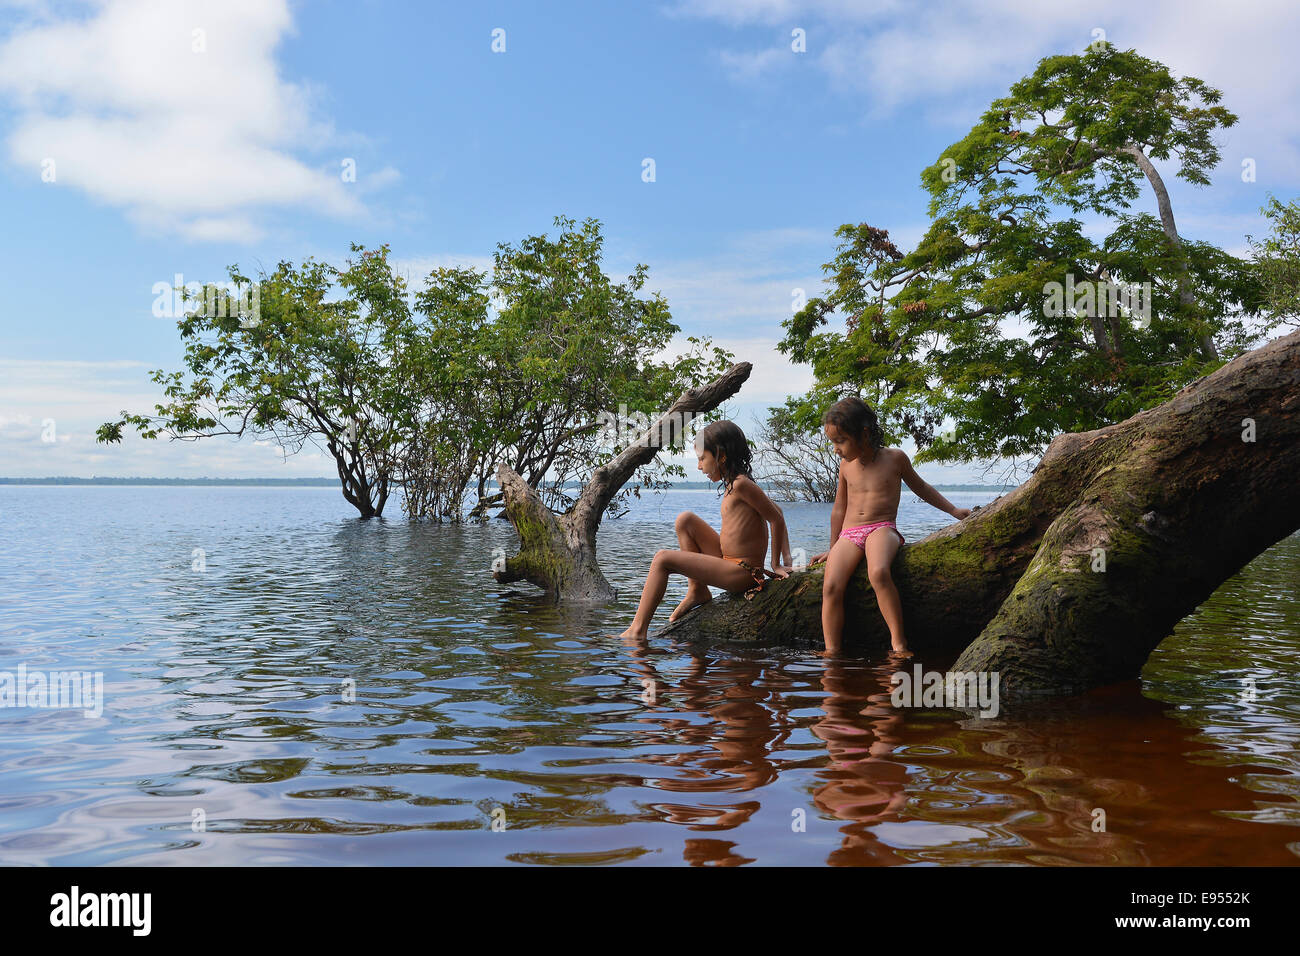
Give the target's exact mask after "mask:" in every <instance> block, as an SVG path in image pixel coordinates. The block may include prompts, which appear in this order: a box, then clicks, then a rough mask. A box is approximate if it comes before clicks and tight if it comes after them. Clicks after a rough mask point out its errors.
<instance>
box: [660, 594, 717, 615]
mask: <svg viewBox="0 0 1300 956" xmlns="http://www.w3.org/2000/svg"><path fill="white" fill-rule="evenodd" d="M712 600H713V595H712V594H711V593H709V589H708V588H705V589H704V592H703V593H700V592H698V591H696V590H695V589H694V588H688V589H687V591H686V597H685V598H683V599H682V603H681V604H679V605H677V607H676V608H674V609H673V613H672V614H669V615H668V620H670V621H675V620H677V619H678V618H679V617H681V616H682V615H683V614H685V613H686V612H687V611H689V610H691V609H692V608H697V607H699V606H700V605H701V604H707V603H709V602H710V601H712Z"/></svg>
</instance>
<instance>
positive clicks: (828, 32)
mask: <svg viewBox="0 0 1300 956" xmlns="http://www.w3.org/2000/svg"><path fill="white" fill-rule="evenodd" d="M666 12H667V13H668V14H669V15H671V16H674V17H682V18H685V17H693V18H701V19H712V20H717V21H720V22H722V23H725V24H727V25H728V26H730V27H733V28H743V27H755V26H757V27H763V28H769V27H771V28H776V27H780V28H781V29H783V30H787V31H788V29H789V28H791V27H794V26H801V27H804V28H805V29H806V30H807V37H808V53H807V55H808V56H809V57H810V58H812V59H813V60H814V61H815V62H816V64H817V66H818V67H819V68H820V69H821V70H822V72H823V73H824V75H825V76H826V78H827V81H828V83H829V84H830V86H831V87H832V88H834V89H836V90H839V91H841V92H845V93H849V94H853V95H857V96H859V97H860V98H861V100H862V103H863V107H864V112H865V114H866V117H868V118H878V117H880V116H885V115H892V114H896V113H897V112H899V111H901V110H902V109H903V108H905V107H909V108H910V107H915V106H920V107H921V108H922V110H923V111H924V115H925V116H926V118H927V119H928V120H929V121H930V122H932V123H936V124H942V125H951V126H955V127H957V128H961V127H963V126H969V125H970V124H971V123H972V122H973V121H974V120H975V119H976V118H977V117H978V115H979V113H980V112H982V110H983V109H984V108H985V107H987V105H988V103H989V101H990V99H991V98H992V97H994V96H999V95H1003V94H1004V93H1005V92H1006V90H1007V88H1008V86H1009V85H1010V84H1011V83H1012V82H1014V81H1015V80H1017V79H1019V78H1020V77H1022V76H1025V75H1027V74H1029V73H1030V72H1032V70H1033V68H1034V67H1035V66H1036V65H1037V63H1038V61H1039V60H1040V59H1041V58H1042V57H1044V56H1048V55H1052V54H1059V53H1081V52H1082V51H1083V49H1084V47H1085V46H1086V45H1087V44H1088V43H1090V42H1092V40H1093V39H1094V34H1093V31H1094V30H1097V29H1101V30H1104V31H1105V36H1106V39H1108V40H1109V41H1110V42H1111V43H1113V44H1115V45H1116V46H1117V47H1119V48H1120V49H1121V50H1127V49H1135V50H1136V51H1137V52H1138V53H1140V54H1142V55H1143V56H1146V57H1149V58H1151V59H1154V60H1157V61H1159V62H1161V63H1163V64H1165V65H1166V66H1167V67H1168V68H1169V69H1170V70H1171V71H1172V72H1174V73H1175V74H1176V75H1181V76H1196V77H1199V78H1200V79H1202V80H1204V81H1205V82H1207V83H1208V84H1209V85H1210V86H1213V87H1216V88H1218V89H1220V90H1222V91H1223V94H1224V98H1223V101H1222V103H1221V105H1224V106H1226V107H1227V108H1228V109H1230V110H1232V111H1233V112H1234V113H1237V114H1238V116H1239V117H1240V122H1239V123H1238V124H1237V126H1235V127H1233V128H1232V129H1230V130H1229V131H1228V132H1227V133H1226V134H1224V135H1223V136H1222V137H1221V139H1222V152H1223V160H1224V167H1225V168H1226V169H1227V170H1228V171H1230V172H1235V171H1239V170H1240V162H1241V159H1242V158H1244V157H1248V156H1249V157H1253V158H1255V159H1256V160H1257V161H1258V163H1259V176H1260V184H1261V185H1267V184H1268V183H1269V182H1286V183H1291V184H1293V183H1294V182H1295V181H1296V180H1297V179H1300V149H1298V148H1297V145H1296V144H1297V139H1300V113H1298V112H1297V111H1296V110H1295V109H1294V106H1293V104H1294V103H1295V101H1296V99H1297V96H1298V95H1300V70H1298V69H1297V66H1296V60H1295V54H1294V48H1295V36H1296V27H1297V26H1300V8H1298V7H1296V5H1295V4H1293V3H1290V2H1288V0H1254V2H1249V3H1236V4H1231V5H1228V4H1223V3H1220V2H1218V0H1150V2H1148V3H1142V4H1134V3H1131V2H1128V0H1089V2H1088V3H1082V2H1069V3H1056V4H1044V3H1041V2H1036V0H987V2H983V3H979V4H970V3H954V2H945V3H934V4H927V5H926V6H925V8H924V15H918V11H917V9H916V8H915V6H914V5H910V4H902V3H879V4H878V3H872V4H865V3H853V2H849V0H813V2H808V3H797V4H796V3H794V2H786V0H692V2H691V3H689V4H688V3H682V4H679V5H677V6H675V7H671V8H669V9H668V10H667V11H666ZM763 36H764V41H763V42H762V43H761V48H760V49H759V50H757V51H751V52H748V53H746V52H744V51H739V52H738V51H735V50H728V51H725V52H722V53H720V54H719V58H720V60H721V62H722V64H723V66H724V68H726V69H727V71H728V72H730V73H731V74H732V75H733V76H736V77H738V78H744V79H754V78H756V77H758V76H760V75H763V74H764V73H765V72H768V71H770V70H773V69H777V68H779V66H780V64H781V63H782V60H781V59H780V58H777V57H775V56H772V55H771V53H772V52H773V51H772V50H771V49H770V46H771V32H770V31H768V30H766V29H765V30H764V33H763Z"/></svg>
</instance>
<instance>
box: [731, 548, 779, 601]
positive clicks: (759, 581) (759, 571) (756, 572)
mask: <svg viewBox="0 0 1300 956" xmlns="http://www.w3.org/2000/svg"><path fill="white" fill-rule="evenodd" d="M722 560H723V561H734V562H735V563H736V564H738V565H740V566H741V567H742V568H744V569H745V570H746V571H748V572H749V573H750V574H751V575H752V576H753V578H754V587H752V588H750V589H749V590H748V591H746V592H745V599H746V600H749V599H750V598H752V597H753V596H754V595H755V594H757V593H758V592H759V591H761V590H763V585H764V584H766V583H767V579H766V578H765V577H764V576H763V575H765V574H772V572H771V571H768V570H767V569H766V568H756V567H754V566H753V565H752V564H750V563H749V562H748V561H746V560H745V559H744V558H729V557H727V556H726V555H725V554H724V555H723V556H722ZM772 577H776V575H775V574H772Z"/></svg>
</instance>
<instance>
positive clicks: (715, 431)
mask: <svg viewBox="0 0 1300 956" xmlns="http://www.w3.org/2000/svg"><path fill="white" fill-rule="evenodd" d="M695 443H696V444H697V445H703V446H704V450H705V451H707V452H708V453H709V454H711V455H712V456H713V457H714V458H716V459H718V467H719V468H720V469H722V478H723V481H725V482H726V487H727V490H728V491H730V490H731V483H732V482H733V481H735V480H736V477H737V476H738V475H747V476H749V477H750V478H752V477H753V475H751V474H750V468H751V467H752V465H751V458H752V454H751V452H750V450H749V442H748V441H746V440H745V433H744V432H742V431H741V430H740V426H739V425H737V424H736V423H735V422H729V421H726V420H725V419H724V420H723V421H720V422H710V423H709V424H708V425H705V426H704V428H702V429H701V430H700V433H699V434H698V435H696V436H695ZM719 452H722V455H721V456H720V455H719V454H718V453H719ZM723 456H725V459H724V457H723Z"/></svg>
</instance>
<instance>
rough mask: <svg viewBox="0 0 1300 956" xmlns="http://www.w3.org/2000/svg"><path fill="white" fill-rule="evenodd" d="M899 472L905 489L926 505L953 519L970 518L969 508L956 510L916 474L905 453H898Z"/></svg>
mask: <svg viewBox="0 0 1300 956" xmlns="http://www.w3.org/2000/svg"><path fill="white" fill-rule="evenodd" d="M898 456H899V472H900V473H901V474H902V477H903V481H905V482H907V487H909V488H911V489H912V491H913V492H914V493H915V494H916V497H918V498H920V499H921V500H922V501H924V502H925V503H926V504H930V505H934V507H936V508H938V509H939V510H940V511H945V512H947V513H948V514H950V515H952V516H953V517H954V518H956V519H958V520H961V519H962V518H966V517H969V516H970V509H969V508H958V507H956V506H955V505H954V504H953V503H952V502H951V501H949V500H948V499H947V498H945V497H944V496H943V495H941V494H939V491H938V489H936V488H934V487H933V486H931V485H930V484H929V483H928V482H927V481H926V480H925V479H924V478H922V477H921V476H920V475H918V474H917V473H916V470H915V469H914V468H913V467H912V462H911V459H909V458H908V457H907V454H906V453H905V452H902V451H900V452H898Z"/></svg>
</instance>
